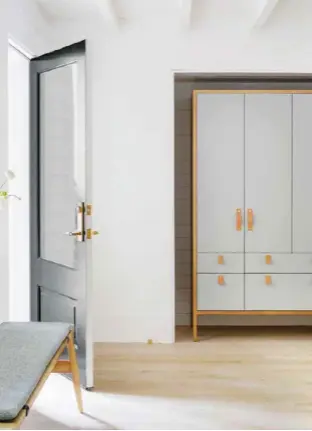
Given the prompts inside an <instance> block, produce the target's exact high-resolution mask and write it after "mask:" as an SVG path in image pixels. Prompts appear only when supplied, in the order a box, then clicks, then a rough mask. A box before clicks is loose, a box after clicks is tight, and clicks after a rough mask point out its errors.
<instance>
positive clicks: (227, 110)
mask: <svg viewBox="0 0 312 431" xmlns="http://www.w3.org/2000/svg"><path fill="white" fill-rule="evenodd" d="M195 130H196V134H197V223H198V224H197V251H198V252H203V253H209V252H211V253H217V252H224V253H226V252H243V251H244V233H243V225H242V226H241V230H239V227H238V225H239V224H240V220H242V218H241V217H242V213H237V210H240V211H243V205H244V95H243V94H213V93H208V94H207V93H204V94H203V93H202V94H198V95H197V124H196V129H195ZM195 174H196V173H195Z"/></svg>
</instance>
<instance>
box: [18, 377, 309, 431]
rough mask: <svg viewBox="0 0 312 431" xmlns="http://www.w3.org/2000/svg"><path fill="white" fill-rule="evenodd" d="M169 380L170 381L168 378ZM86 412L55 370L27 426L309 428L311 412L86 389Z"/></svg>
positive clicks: (84, 394) (64, 380) (67, 382)
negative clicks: (83, 411)
mask: <svg viewBox="0 0 312 431" xmlns="http://www.w3.org/2000/svg"><path fill="white" fill-rule="evenodd" d="M168 384H169V385H170V382H168ZM83 400H84V408H85V412H86V413H85V414H83V415H81V414H79V412H78V411H77V408H76V403H75V399H74V393H73V389H72V383H71V382H70V381H69V380H67V379H66V378H64V377H63V376H60V375H52V376H51V377H50V378H49V380H48V382H47V383H46V385H45V387H44V388H43V390H42V392H41V394H40V396H39V397H38V399H37V401H36V403H35V405H34V406H33V408H32V410H31V412H30V414H29V416H28V418H27V419H26V420H25V422H24V424H23V427H22V429H28V430H29V429H42V430H44V429H55V430H57V429H90V430H91V429H103V430H105V429H238V428H239V429H274V428H280V429H281V428H282V429H296V428H297V429H298V428H300V429H307V428H311V425H312V421H311V417H309V415H306V417H305V415H302V413H301V414H300V418H299V417H296V415H294V414H293V413H292V414H291V415H290V414H289V415H288V414H287V413H285V412H283V413H282V412H279V413H276V412H274V411H268V410H263V406H261V405H259V407H257V406H255V405H252V406H250V405H247V404H243V403H237V404H236V403H220V402H216V401H214V400H211V399H203V398H201V399H190V400H188V399H185V398H184V399H177V398H161V397H150V396H149V397H145V396H133V395H114V394H105V393H99V392H88V391H84V393H83Z"/></svg>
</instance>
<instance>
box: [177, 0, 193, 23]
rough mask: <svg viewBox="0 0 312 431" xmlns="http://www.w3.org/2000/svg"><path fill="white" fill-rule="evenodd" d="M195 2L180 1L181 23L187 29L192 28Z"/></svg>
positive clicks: (190, 0)
mask: <svg viewBox="0 0 312 431" xmlns="http://www.w3.org/2000/svg"><path fill="white" fill-rule="evenodd" d="M192 7H193V0H180V14H181V23H182V26H183V27H185V28H190V26H191V21H192Z"/></svg>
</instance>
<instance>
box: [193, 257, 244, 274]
mask: <svg viewBox="0 0 312 431" xmlns="http://www.w3.org/2000/svg"><path fill="white" fill-rule="evenodd" d="M197 272H198V273H200V274H236V273H237V274H242V273H244V254H243V253H198V254H197Z"/></svg>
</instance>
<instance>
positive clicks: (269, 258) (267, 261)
mask: <svg viewBox="0 0 312 431" xmlns="http://www.w3.org/2000/svg"><path fill="white" fill-rule="evenodd" d="M265 263H266V264H267V265H271V264H272V256H271V255H270V254H267V255H266V256H265Z"/></svg>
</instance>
